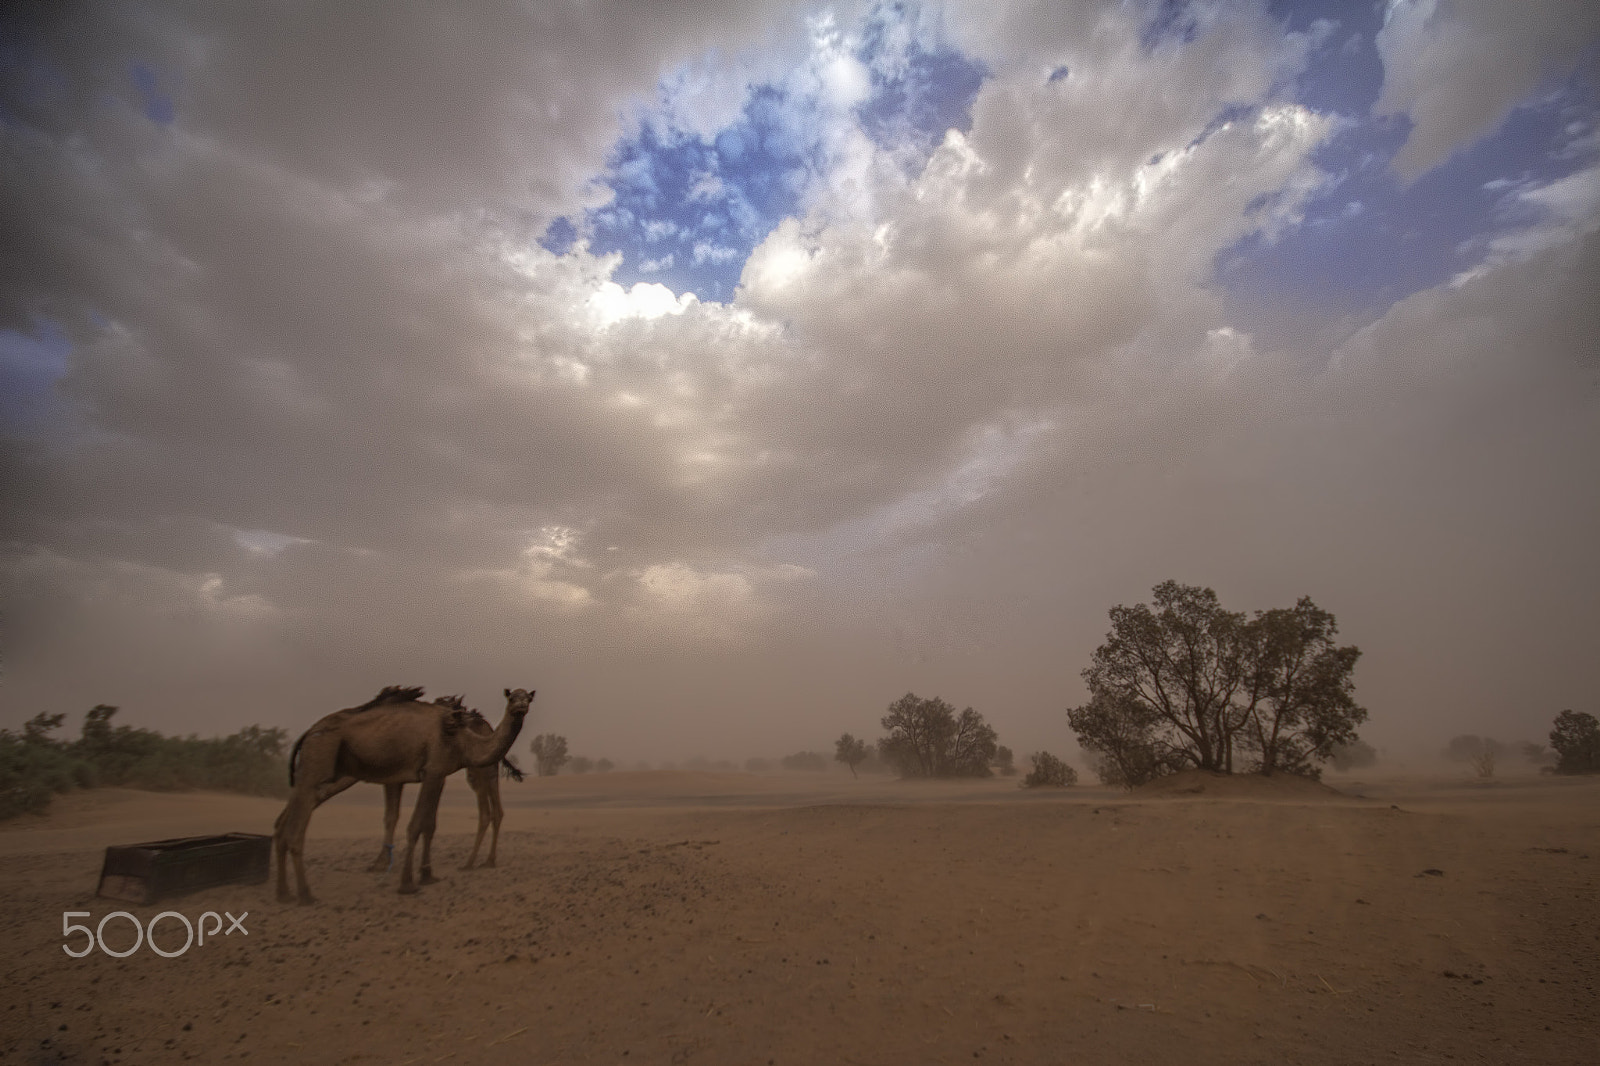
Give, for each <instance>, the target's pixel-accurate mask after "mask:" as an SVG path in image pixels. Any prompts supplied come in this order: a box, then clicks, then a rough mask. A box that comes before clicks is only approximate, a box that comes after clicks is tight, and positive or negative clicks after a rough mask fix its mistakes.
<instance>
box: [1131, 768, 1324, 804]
mask: <svg viewBox="0 0 1600 1066" xmlns="http://www.w3.org/2000/svg"><path fill="white" fill-rule="evenodd" d="M1133 792H1134V795H1136V796H1166V797H1171V798H1181V797H1184V796H1205V797H1207V798H1209V799H1262V800H1286V799H1292V800H1319V799H1322V800H1327V799H1339V798H1342V797H1343V796H1344V793H1343V792H1340V791H1339V790H1338V789H1336V788H1331V787H1329V786H1328V785H1324V784H1323V783H1322V782H1321V781H1313V780H1311V779H1310V778H1309V777H1297V776H1295V775H1294V774H1273V775H1272V776H1271V777H1263V776H1261V775H1260V774H1218V773H1212V772H1211V771H1210V770H1181V771H1179V772H1178V773H1175V774H1168V775H1167V776H1166V777H1158V778H1156V779H1155V780H1154V781H1151V782H1149V783H1147V784H1143V785H1140V786H1139V787H1138V788H1136V789H1134V790H1133Z"/></svg>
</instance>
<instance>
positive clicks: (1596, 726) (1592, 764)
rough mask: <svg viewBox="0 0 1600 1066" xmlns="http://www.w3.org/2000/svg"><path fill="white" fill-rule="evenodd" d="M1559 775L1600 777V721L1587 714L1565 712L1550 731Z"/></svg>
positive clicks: (1551, 744)
mask: <svg viewBox="0 0 1600 1066" xmlns="http://www.w3.org/2000/svg"><path fill="white" fill-rule="evenodd" d="M1550 746H1551V747H1552V748H1554V749H1556V755H1557V756H1558V758H1559V761H1558V762H1557V763H1556V773H1558V774H1600V719H1596V718H1595V716H1594V715H1592V714H1589V713H1587V712H1585V711H1578V712H1576V713H1574V712H1573V711H1562V712H1561V713H1560V714H1558V715H1556V720H1555V728H1554V729H1552V730H1551V731H1550Z"/></svg>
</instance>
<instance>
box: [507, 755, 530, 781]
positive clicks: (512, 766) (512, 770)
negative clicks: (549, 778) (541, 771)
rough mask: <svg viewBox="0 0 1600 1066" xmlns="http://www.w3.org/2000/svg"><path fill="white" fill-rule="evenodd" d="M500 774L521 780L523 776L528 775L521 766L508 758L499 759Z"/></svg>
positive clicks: (514, 779)
mask: <svg viewBox="0 0 1600 1066" xmlns="http://www.w3.org/2000/svg"><path fill="white" fill-rule="evenodd" d="M500 776H502V777H509V778H511V780H513V781H521V780H522V779H523V778H524V777H526V776H528V775H527V774H525V773H523V772H522V767H520V766H518V765H517V764H516V763H514V762H512V761H511V760H510V759H501V760H500Z"/></svg>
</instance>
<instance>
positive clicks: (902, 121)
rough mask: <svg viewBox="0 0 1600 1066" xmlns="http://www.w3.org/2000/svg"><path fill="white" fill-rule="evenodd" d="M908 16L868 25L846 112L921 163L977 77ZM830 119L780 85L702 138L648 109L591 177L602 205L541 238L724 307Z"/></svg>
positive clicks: (958, 122)
mask: <svg viewBox="0 0 1600 1066" xmlns="http://www.w3.org/2000/svg"><path fill="white" fill-rule="evenodd" d="M914 14H915V13H914V12H913V11H911V10H909V9H908V8H907V7H906V6H905V5H902V4H893V5H884V6H881V7H879V8H877V9H875V10H874V11H873V13H872V14H871V15H870V16H869V18H868V19H867V21H866V24H865V26H864V28H863V31H862V35H861V39H860V42H859V44H858V45H857V46H856V48H855V50H854V56H855V58H856V59H857V60H858V61H860V62H861V63H862V64H863V66H865V67H866V69H867V71H868V74H869V77H870V80H871V94H870V96H869V97H868V98H867V99H866V100H865V101H864V102H862V103H861V104H859V105H858V106H857V107H856V108H855V109H854V111H853V114H852V116H851V117H852V118H853V119H854V120H855V121H856V122H857V123H858V124H859V126H860V128H861V129H862V131H863V132H864V133H866V134H867V135H868V136H869V137H871V138H872V139H873V140H874V142H875V143H877V144H878V145H879V146H881V147H885V148H909V149H910V150H911V153H912V154H913V155H919V154H920V156H923V157H925V156H926V154H927V152H928V151H930V150H931V149H932V148H933V146H934V145H936V144H937V143H938V142H939V141H940V140H942V139H943V137H944V134H945V131H946V130H948V129H950V128H952V127H954V128H957V129H962V130H965V129H969V128H970V127H971V108H972V101H973V99H974V98H975V97H976V96H977V92H978V87H979V86H980V85H981V84H982V81H983V78H984V77H985V73H986V72H985V71H984V69H983V68H982V66H981V65H979V64H977V63H975V62H973V61H971V60H969V59H967V58H966V57H964V56H962V55H961V54H959V53H958V52H956V51H954V50H952V49H950V48H948V47H945V46H942V45H938V44H932V45H929V44H925V43H923V42H922V41H920V40H918V39H917V38H916V37H915V35H908V34H907V32H906V30H907V29H908V27H910V26H911V25H913V24H914V23H915V17H914ZM666 84H667V83H666V82H663V87H664V88H663V91H664V92H665V85H666ZM836 119H837V116H830V115H828V114H827V112H826V111H825V107H824V103H823V102H822V101H821V100H819V99H816V98H814V97H812V96H809V95H807V94H805V93H801V92H797V91H794V90H793V89H791V88H789V87H786V86H784V85H780V84H767V85H762V86H758V87H755V88H753V89H751V90H750V92H749V94H748V96H747V97H746V99H745V102H744V106H743V108H742V110H741V111H740V114H739V117H738V118H737V119H736V120H735V121H734V122H732V123H730V124H729V125H728V126H726V127H724V128H723V129H721V130H719V131H717V132H716V133H715V134H714V135H713V136H711V137H709V138H707V137H704V136H701V135H699V134H697V133H691V132H687V131H684V130H681V129H678V128H676V127H674V126H673V125H672V124H671V123H670V121H669V120H667V119H665V118H664V117H662V116H660V115H657V114H646V115H644V116H642V117H641V118H640V120H639V122H638V127H637V132H635V133H633V134H632V135H630V136H628V137H626V138H624V139H623V140H622V141H621V142H619V143H618V144H617V145H616V147H615V148H614V149H613V150H612V152H611V155H610V158H609V159H608V160H607V165H606V173H605V174H604V175H603V176H602V177H601V178H599V179H598V180H599V181H600V183H601V184H603V185H605V186H606V187H607V188H609V189H610V190H611V193H612V199H611V201H610V202H609V203H607V204H606V205H604V206H602V207H599V208H595V209H593V210H590V211H587V212H585V213H584V216H583V217H582V219H581V220H575V219H570V218H560V219H557V220H556V221H555V222H554V223H552V224H551V226H550V228H549V229H548V230H547V231H546V233H545V235H544V237H543V238H541V240H540V242H539V243H540V244H541V245H542V246H543V247H545V248H546V249H548V250H550V251H551V252H553V253H555V254H557V255H563V254H565V253H566V252H567V251H568V250H569V249H570V248H571V247H572V245H573V243H574V242H575V241H576V240H577V239H578V238H579V237H583V238H586V239H587V240H588V242H589V250H590V251H591V252H593V253H596V254H607V253H612V252H621V253H622V264H621V265H620V266H619V267H618V268H617V270H616V272H615V274H614V275H613V277H614V280H616V281H617V282H618V283H619V284H621V285H623V286H624V287H627V286H631V285H633V284H635V283H637V282H641V281H653V282H660V283H661V284H664V285H666V286H668V287H669V288H671V289H672V290H673V291H674V292H678V293H682V292H686V291H689V292H694V293H695V294H696V295H698V296H699V297H700V298H701V299H703V300H715V301H726V300H728V299H730V298H731V297H732V296H733V292H734V289H735V288H736V287H737V286H738V283H739V275H740V273H741V272H742V271H743V269H744V263H745V260H746V259H748V258H749V257H750V253H751V251H752V250H754V248H755V246H756V245H757V244H759V243H760V242H761V241H762V240H764V239H765V238H766V236H767V234H769V233H771V232H772V230H773V229H774V228H776V227H777V225H778V223H779V222H781V221H782V220H783V219H785V218H787V217H790V216H792V215H794V214H797V213H799V212H800V211H802V210H803V209H804V199H805V195H806V192H807V190H808V189H809V188H811V186H812V185H813V183H814V182H815V181H817V180H818V178H819V177H820V176H821V175H822V174H823V173H824V172H825V170H826V168H827V167H828V165H829V162H830V160H829V157H828V149H827V146H826V144H825V143H824V133H823V131H824V126H825V124H826V122H828V121H830V120H836Z"/></svg>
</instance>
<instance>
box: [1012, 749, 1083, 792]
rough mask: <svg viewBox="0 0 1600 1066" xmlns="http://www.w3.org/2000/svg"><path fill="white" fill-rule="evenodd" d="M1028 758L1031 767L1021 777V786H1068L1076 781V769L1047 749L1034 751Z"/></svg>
mask: <svg viewBox="0 0 1600 1066" xmlns="http://www.w3.org/2000/svg"><path fill="white" fill-rule="evenodd" d="M1030 758H1031V759H1032V760H1033V769H1032V770H1029V771H1028V774H1027V776H1026V777H1024V778H1023V779H1022V787H1023V788H1045V787H1049V788H1070V787H1071V786H1073V785H1076V784H1077V783H1078V771H1076V770H1074V769H1073V768H1072V767H1070V766H1068V765H1067V764H1066V763H1064V762H1062V761H1061V760H1060V759H1058V758H1056V757H1055V756H1054V755H1051V754H1050V753H1049V752H1048V751H1036V752H1034V753H1033V755H1032V756H1030Z"/></svg>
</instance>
